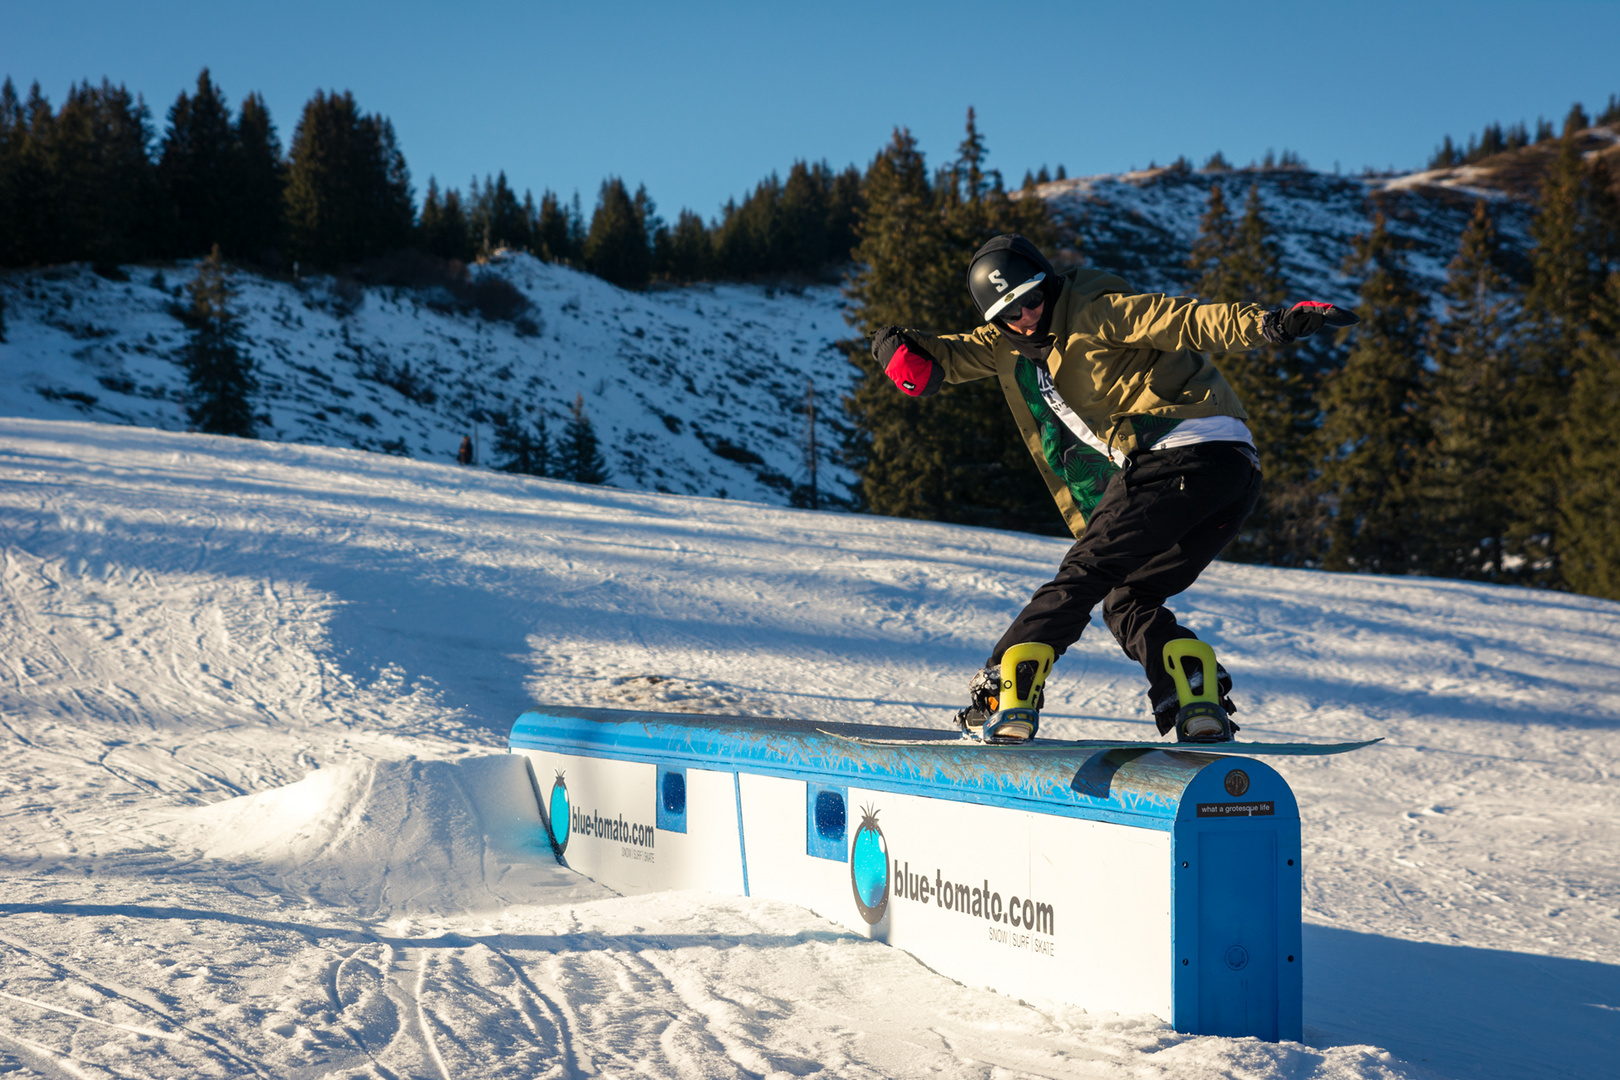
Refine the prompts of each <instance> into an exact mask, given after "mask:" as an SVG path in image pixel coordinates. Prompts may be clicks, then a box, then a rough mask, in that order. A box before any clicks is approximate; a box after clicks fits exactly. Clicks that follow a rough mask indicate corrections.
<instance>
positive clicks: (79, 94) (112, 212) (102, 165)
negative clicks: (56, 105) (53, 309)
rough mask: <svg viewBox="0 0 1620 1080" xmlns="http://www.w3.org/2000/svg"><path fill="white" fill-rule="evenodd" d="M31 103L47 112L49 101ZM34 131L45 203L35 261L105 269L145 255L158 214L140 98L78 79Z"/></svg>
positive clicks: (146, 116) (153, 241) (147, 119)
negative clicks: (41, 245)
mask: <svg viewBox="0 0 1620 1080" xmlns="http://www.w3.org/2000/svg"><path fill="white" fill-rule="evenodd" d="M39 101H40V104H41V105H42V106H43V109H42V111H43V112H44V113H49V111H50V106H49V104H48V103H44V101H43V98H40V99H39ZM36 115H37V114H36ZM41 119H43V118H41ZM41 136H42V138H41V145H40V146H39V151H40V153H41V159H42V160H41V164H42V165H43V166H44V167H43V169H42V172H43V177H42V179H43V180H44V182H45V184H46V189H45V198H46V201H47V202H48V203H49V204H51V206H50V210H49V212H48V216H47V218H46V226H47V227H46V238H47V239H46V246H45V250H44V252H43V253H42V254H43V255H44V256H45V257H44V258H43V259H41V260H40V261H46V262H63V261H67V260H70V259H89V260H91V261H92V262H94V263H95V265H96V266H97V268H98V269H102V270H108V271H110V269H111V268H112V267H115V266H117V265H118V264H119V263H125V262H132V261H134V260H136V259H139V258H142V257H145V256H147V255H149V254H151V253H153V252H154V251H155V250H156V248H157V246H158V244H159V243H160V230H161V225H162V220H163V215H162V213H161V198H160V195H159V189H158V184H157V177H156V171H155V169H154V168H153V165H152V161H151V154H150V150H151V143H152V126H151V114H150V112H149V111H148V109H147V108H146V104H145V103H144V102H143V101H141V100H139V99H138V98H136V97H135V96H134V95H132V94H130V93H129V91H128V90H126V89H124V87H122V86H118V87H114V86H113V85H112V84H111V83H110V82H108V81H107V80H105V79H103V80H102V83H101V86H100V87H93V86H91V85H90V83H89V82H88V81H86V82H85V83H83V84H81V85H79V86H75V87H73V88H72V89H71V90H69V91H68V96H67V100H66V101H64V102H63V103H62V108H61V110H60V112H59V113H58V114H57V116H56V117H55V118H54V120H50V121H48V122H46V123H44V124H43V125H42V130H41Z"/></svg>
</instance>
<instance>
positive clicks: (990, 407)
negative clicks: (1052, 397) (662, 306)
mask: <svg viewBox="0 0 1620 1080" xmlns="http://www.w3.org/2000/svg"><path fill="white" fill-rule="evenodd" d="M963 145H964V147H965V148H966V149H965V150H964V152H963V153H962V154H961V156H960V157H959V158H958V160H957V161H956V162H955V163H954V164H953V165H952V166H951V167H949V168H947V169H945V170H943V171H942V173H941V175H940V178H939V182H938V184H937V185H933V186H931V185H930V183H929V177H928V172H927V169H926V165H925V162H924V160H923V156H922V154H921V153H920V152H919V151H918V149H917V144H916V140H915V139H914V138H913V137H912V135H911V133H910V132H909V131H905V130H903V129H896V131H895V133H894V137H893V139H892V140H891V141H890V143H889V145H888V146H887V147H886V148H885V149H884V150H883V151H882V152H880V153H879V154H878V156H877V158H876V159H875V160H874V161H873V163H872V166H871V168H870V169H868V171H867V174H866V206H865V211H864V213H863V216H862V222H861V240H860V243H859V245H858V246H857V247H856V250H855V252H854V254H855V261H856V265H857V267H858V270H857V271H856V273H855V275H854V277H853V278H852V279H851V280H850V282H849V284H848V285H847V286H846V289H845V292H846V295H847V296H848V297H849V299H850V300H851V301H852V303H853V305H854V307H855V315H854V321H855V322H856V325H857V326H858V327H859V328H860V330H861V331H862V333H864V334H867V335H870V334H872V333H874V332H875V331H877V330H878V329H880V328H881V327H884V326H888V325H896V326H904V327H911V328H915V329H919V330H926V331H930V332H935V333H945V332H953V331H960V330H964V329H967V328H970V327H973V326H976V325H978V324H979V323H980V322H981V321H982V320H981V317H980V315H979V312H978V310H977V309H976V308H975V307H974V306H973V301H972V298H971V297H970V296H969V294H968V292H967V289H966V288H965V287H964V286H963V283H962V278H963V274H964V272H965V269H966V266H967V263H968V260H969V259H970V258H971V257H972V254H973V252H974V251H975V250H976V249H977V248H978V247H979V246H980V245H981V244H983V243H984V242H985V241H986V240H988V239H989V238H990V237H991V236H993V235H995V234H996V233H999V232H1013V231H1021V232H1023V233H1024V235H1026V236H1029V237H1030V239H1031V240H1033V241H1035V242H1036V243H1037V244H1040V243H1043V242H1045V240H1046V239H1047V234H1046V230H1047V228H1048V225H1047V223H1046V218H1045V207H1044V204H1043V203H1042V202H1041V200H1040V199H1039V198H1027V197H1026V198H1020V199H1016V200H1010V199H1008V198H1007V196H1006V193H1005V192H1004V191H1001V190H999V187H997V186H995V185H994V182H993V181H987V180H986V176H987V175H988V174H986V173H985V171H984V170H983V168H982V164H983V158H982V156H980V155H981V152H982V142H980V140H979V139H978V138H977V131H976V128H975V127H974V126H973V125H971V122H970V127H969V131H968V138H967V139H966V140H965V141H964V144H963ZM975 175H977V176H978V180H977V181H975V180H974V179H973V178H974V176H975ZM975 188H977V189H978V191H979V197H977V198H973V197H972V196H971V192H972V191H973V189H975ZM850 359H851V361H852V362H853V363H854V364H855V366H856V367H857V368H858V369H859V371H860V375H859V378H858V380H857V382H856V385H855V389H854V392H853V393H852V394H851V395H850V397H849V398H848V399H847V400H846V409H847V411H848V413H849V415H850V418H851V420H852V421H853V423H852V425H851V436H850V439H849V441H848V444H847V445H846V448H845V454H846V460H849V461H850V462H851V464H852V465H853V467H854V468H855V471H856V472H857V474H858V475H859V477H860V482H859V488H858V491H857V495H858V498H859V500H860V501H861V502H862V503H864V505H865V506H866V508H868V509H870V510H871V511H873V512H874V513H879V514H889V515H893V516H896V517H912V518H925V519H931V520H936V521H954V522H964V523H972V524H981V525H993V526H998V527H1002V528H1015V529H1031V530H1039V531H1044V532H1053V531H1057V530H1058V529H1059V528H1061V522H1060V520H1059V519H1058V517H1057V514H1056V511H1055V510H1054V509H1053V507H1052V502H1051V496H1050V494H1049V493H1048V492H1047V491H1046V487H1045V484H1044V483H1043V482H1042V481H1041V479H1040V476H1039V473H1038V472H1037V471H1036V470H1035V468H1034V467H1033V466H1032V465H1031V464H1030V461H1029V457H1028V453H1027V451H1026V450H1025V449H1024V443H1023V439H1022V438H1021V436H1020V435H1019V434H1018V432H1017V428H1016V425H1015V424H1014V422H1013V420H1012V417H1011V416H1010V415H1009V413H1008V410H1007V405H1006V402H1005V401H1004V399H1003V397H1002V394H1001V390H1000V387H999V386H998V385H997V383H996V381H995V380H992V379H985V380H980V381H977V382H973V383H967V384H964V385H961V386H952V387H947V388H946V389H945V390H944V391H943V392H942V393H940V394H939V395H937V396H935V397H932V398H928V399H926V400H922V399H916V398H909V397H906V396H905V395H903V394H901V393H899V392H898V391H897V390H895V388H894V385H893V384H892V383H891V382H890V381H889V380H888V378H887V377H885V376H884V374H883V372H882V371H881V370H879V369H878V367H877V365H876V363H875V362H874V361H873V360H872V357H871V354H870V352H869V351H868V350H867V348H866V343H865V342H864V341H858V342H853V343H851V348H850Z"/></svg>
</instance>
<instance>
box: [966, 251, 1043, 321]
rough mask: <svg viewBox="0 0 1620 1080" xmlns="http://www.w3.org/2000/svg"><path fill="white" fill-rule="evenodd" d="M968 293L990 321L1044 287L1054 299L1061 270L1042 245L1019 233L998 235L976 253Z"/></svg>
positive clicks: (981, 312)
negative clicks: (1025, 296)
mask: <svg viewBox="0 0 1620 1080" xmlns="http://www.w3.org/2000/svg"><path fill="white" fill-rule="evenodd" d="M967 285H968V292H969V293H971V294H972V296H973V302H974V303H975V304H977V305H978V307H979V314H981V315H983V316H984V318H985V321H986V322H989V321H990V320H993V319H995V318H996V317H997V316H999V315H1000V314H1001V312H1002V309H1003V308H1005V307H1006V306H1007V305H1008V304H1009V303H1011V302H1012V301H1014V300H1016V299H1019V298H1020V297H1022V296H1024V295H1025V294H1027V293H1029V292H1032V291H1034V290H1035V289H1040V290H1041V293H1042V295H1043V296H1044V297H1045V298H1046V299H1048V300H1050V299H1051V298H1052V297H1053V296H1055V295H1056V291H1057V289H1058V280H1057V271H1056V270H1054V269H1052V264H1051V263H1050V262H1048V261H1047V259H1046V256H1045V255H1042V254H1041V251H1040V249H1039V248H1037V247H1036V246H1035V245H1034V244H1032V243H1030V242H1029V241H1028V240H1025V239H1024V238H1023V237H1022V236H1019V235H1017V234H1016V233H1009V234H1007V235H1005V236H998V237H996V238H994V239H993V240H991V241H990V242H989V243H987V244H985V245H984V246H983V247H982V248H980V249H979V250H978V251H976V252H974V253H973V261H972V262H970V263H969V264H968V279H967Z"/></svg>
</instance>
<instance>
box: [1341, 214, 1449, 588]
mask: <svg viewBox="0 0 1620 1080" xmlns="http://www.w3.org/2000/svg"><path fill="white" fill-rule="evenodd" d="M1346 271H1347V272H1351V273H1363V274H1365V277H1364V279H1363V281H1362V285H1361V290H1360V302H1359V303H1358V305H1357V308H1356V313H1357V314H1358V315H1359V316H1360V317H1361V322H1360V324H1359V325H1357V326H1356V327H1355V328H1354V330H1353V331H1352V334H1353V336H1352V344H1351V348H1350V353H1349V356H1348V357H1346V359H1345V364H1344V367H1343V369H1341V370H1340V371H1338V372H1336V373H1335V374H1334V375H1333V376H1332V377H1331V378H1330V379H1329V380H1328V383H1327V387H1326V391H1325V394H1324V409H1323V412H1324V420H1323V424H1322V429H1321V430H1322V440H1323V445H1324V450H1325V454H1324V460H1323V462H1322V473H1321V481H1320V486H1321V489H1322V491H1323V493H1324V494H1325V495H1326V497H1327V499H1328V502H1329V505H1330V508H1331V515H1332V516H1331V518H1330V520H1329V524H1328V529H1327V533H1328V546H1327V551H1326V552H1325V554H1324V557H1323V560H1322V565H1323V566H1324V567H1325V568H1326V569H1329V570H1363V571H1370V572H1373V573H1381V574H1400V573H1408V572H1410V571H1412V570H1413V569H1415V568H1417V567H1419V566H1421V565H1424V562H1425V559H1424V552H1423V550H1422V542H1423V536H1422V507H1421V498H1420V492H1419V490H1418V487H1417V477H1418V469H1419V465H1420V455H1421V454H1422V452H1423V448H1424V446H1425V444H1426V443H1427V442H1428V437H1427V433H1426V432H1425V431H1424V430H1423V421H1422V413H1421V409H1420V406H1421V399H1420V393H1421V384H1420V380H1421V377H1422V372H1423V349H1422V338H1423V330H1424V318H1423V313H1424V309H1425V307H1426V303H1425V301H1424V298H1423V296H1422V295H1421V294H1420V293H1418V292H1417V290H1416V289H1415V288H1414V287H1413V285H1412V282H1411V279H1410V277H1409V275H1408V273H1407V270H1406V266H1405V260H1404V259H1403V257H1402V255H1401V251H1400V249H1399V248H1398V247H1397V243H1396V240H1395V238H1394V237H1392V236H1390V234H1389V231H1388V228H1387V225H1386V222H1385V219H1384V215H1383V214H1382V213H1379V214H1377V215H1375V216H1374V218H1373V228H1372V231H1371V232H1370V233H1368V234H1365V235H1363V236H1361V237H1358V238H1357V240H1356V245H1355V253H1354V254H1353V255H1352V256H1351V258H1350V259H1349V260H1348V262H1347V265H1346Z"/></svg>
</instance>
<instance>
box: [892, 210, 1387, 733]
mask: <svg viewBox="0 0 1620 1080" xmlns="http://www.w3.org/2000/svg"><path fill="white" fill-rule="evenodd" d="M967 285H968V291H969V292H970V293H971V294H972V296H973V301H974V303H975V304H976V305H977V306H978V309H979V311H980V312H981V313H982V314H983V316H984V319H985V325H983V326H981V327H979V328H978V329H976V330H973V331H971V332H969V333H965V334H946V335H943V336H936V335H931V334H925V333H922V332H920V331H917V330H909V329H905V328H902V327H898V326H886V327H884V328H883V329H881V330H879V331H878V333H877V334H876V335H875V336H874V337H873V340H872V355H873V356H874V357H875V358H876V359H877V362H878V363H879V364H880V365H882V367H883V368H884V370H885V372H886V373H887V374H888V376H889V378H891V379H893V380H894V383H895V385H896V386H898V387H899V388H900V390H901V391H902V392H903V393H905V394H908V395H911V396H913V397H926V396H929V395H931V394H935V393H937V392H938V391H939V389H940V387H941V386H942V385H943V384H944V383H960V382H969V381H972V380H974V379H985V378H990V377H991V376H994V377H995V378H996V379H997V380H998V381H999V382H1000V383H1001V389H1002V392H1003V394H1005V395H1006V398H1007V404H1008V406H1009V407H1010V408H1011V409H1012V413H1013V417H1014V419H1015V420H1016V421H1017V423H1018V429H1019V431H1020V433H1021V434H1022V435H1023V438H1024V442H1025V445H1026V446H1027V447H1028V449H1029V452H1030V454H1031V455H1032V456H1033V457H1034V459H1035V463H1036V465H1037V467H1038V468H1039V469H1040V471H1041V473H1042V475H1043V477H1044V478H1045V480H1046V483H1047V487H1048V488H1049V489H1050V490H1051V492H1052V497H1053V499H1054V500H1055V501H1056V502H1057V505H1058V508H1059V509H1060V510H1061V511H1062V513H1063V517H1064V519H1065V521H1066V522H1067V523H1068V525H1069V529H1070V531H1071V532H1072V533H1073V534H1074V536H1075V537H1076V541H1075V544H1074V546H1073V547H1072V548H1070V549H1069V552H1068V554H1067V555H1065V556H1064V558H1063V562H1062V563H1061V565H1059V567H1058V570H1057V574H1056V575H1055V576H1054V577H1053V579H1052V580H1051V581H1050V582H1048V583H1047V584H1045V585H1042V586H1041V587H1040V588H1039V589H1037V590H1035V595H1034V596H1033V597H1032V598H1031V599H1030V601H1029V603H1028V604H1027V605H1026V606H1025V607H1024V609H1023V611H1021V612H1019V614H1018V616H1017V618H1015V619H1013V622H1012V625H1011V626H1009V627H1008V628H1007V631H1006V633H1004V634H1002V635H1001V640H1000V641H998V642H997V643H996V646H995V648H994V649H993V650H991V653H990V657H989V659H988V660H987V661H986V663H985V668H984V670H982V671H980V672H979V673H978V674H977V675H975V676H974V677H973V680H972V682H971V683H970V685H969V687H968V692H969V695H970V698H971V702H970V704H969V705H968V707H967V708H965V709H963V710H962V711H961V712H960V713H959V714H958V715H957V722H958V724H960V725H961V727H962V729H963V731H964V734H966V735H971V736H973V737H976V738H981V739H984V740H985V741H996V742H1021V741H1024V740H1027V739H1031V738H1033V737H1034V736H1035V733H1036V730H1037V729H1038V726H1039V716H1038V711H1039V709H1040V707H1041V685H1042V683H1044V681H1045V677H1046V673H1047V672H1048V671H1050V670H1051V665H1052V662H1053V661H1054V660H1055V659H1056V658H1057V657H1058V656H1060V655H1062V653H1063V651H1064V650H1065V649H1067V648H1068V647H1069V646H1070V645H1072V644H1074V643H1075V642H1076V641H1077V640H1079V638H1080V633H1081V631H1082V630H1084V629H1085V627H1086V626H1087V624H1089V623H1090V621H1091V611H1092V609H1093V608H1094V607H1096V606H1097V605H1098V604H1099V603H1100V604H1101V605H1102V612H1103V620H1104V621H1105V622H1106V623H1107V625H1108V628H1109V629H1110V630H1111V631H1112V632H1113V634H1114V637H1115V638H1116V639H1117V640H1118V641H1119V643H1120V646H1121V647H1122V648H1123V649H1124V650H1125V653H1126V655H1127V656H1130V657H1131V658H1132V659H1134V660H1136V661H1137V662H1139V663H1140V664H1141V665H1142V667H1143V670H1144V671H1145V672H1146V674H1147V679H1148V700H1149V702H1150V704H1151V706H1152V708H1153V715H1154V720H1155V721H1156V723H1157V724H1158V728H1159V732H1160V734H1167V733H1168V732H1169V731H1170V730H1171V729H1172V728H1174V729H1175V730H1176V737H1177V739H1178V740H1180V741H1190V742H1225V741H1227V740H1230V739H1231V738H1232V732H1233V730H1234V727H1233V725H1232V723H1231V721H1230V719H1229V717H1228V716H1227V715H1226V714H1227V713H1230V712H1232V711H1234V709H1233V705H1232V702H1231V699H1230V698H1229V697H1228V696H1227V695H1228V693H1229V691H1230V689H1231V678H1230V676H1228V675H1227V673H1226V671H1225V669H1224V668H1217V669H1216V674H1217V676H1218V684H1219V686H1218V696H1219V699H1220V704H1221V708H1214V709H1211V708H1202V709H1191V708H1189V709H1185V710H1184V709H1182V708H1181V707H1180V705H1181V702H1180V699H1179V697H1178V695H1177V692H1176V683H1175V679H1174V678H1173V676H1172V675H1171V674H1170V673H1169V672H1168V671H1167V670H1166V666H1165V660H1164V649H1165V646H1166V645H1167V644H1168V643H1170V642H1172V641H1175V640H1177V639H1181V638H1196V635H1195V634H1193V632H1192V631H1191V630H1188V629H1187V628H1186V627H1184V626H1181V625H1179V624H1178V623H1177V622H1176V618H1175V616H1174V615H1173V614H1172V613H1171V612H1170V610H1169V609H1168V608H1166V607H1165V606H1164V603H1165V600H1166V599H1167V598H1169V597H1171V596H1174V595H1175V594H1177V593H1179V592H1181V591H1182V590H1184V589H1186V588H1187V587H1188V586H1190V585H1191V584H1192V583H1193V581H1194V580H1196V579H1197V577H1198V575H1199V573H1201V572H1202V571H1203V569H1204V567H1206V566H1208V565H1209V563H1210V562H1211V561H1212V560H1213V559H1214V558H1215V556H1216V555H1218V554H1220V552H1221V550H1222V549H1223V548H1224V547H1226V545H1227V544H1228V543H1229V542H1230V541H1231V540H1232V538H1233V537H1234V536H1236V535H1237V532H1238V528H1239V526H1241V525H1242V524H1243V521H1244V519H1245V518H1246V517H1248V515H1249V513H1250V512H1251V511H1252V510H1253V509H1254V506H1255V503H1256V501H1257V500H1258V499H1259V497H1260V459H1259V457H1258V455H1257V454H1256V453H1255V449H1254V439H1253V437H1252V435H1251V434H1250V432H1249V428H1248V426H1247V425H1246V424H1245V423H1244V421H1245V420H1247V419H1248V415H1247V414H1246V413H1245V412H1244V411H1243V406H1242V404H1241V403H1240V402H1239V401H1238V398H1237V395H1236V394H1235V393H1234V392H1233V390H1232V388H1231V386H1229V385H1228V384H1227V382H1226V380H1225V379H1224V378H1222V377H1221V373H1220V372H1219V371H1217V370H1216V368H1215V365H1214V364H1213V363H1211V362H1210V360H1209V357H1208V356H1205V355H1203V354H1204V353H1207V352H1212V351H1219V352H1239V351H1243V350H1247V349H1252V348H1255V347H1257V346H1259V345H1261V344H1263V343H1265V342H1271V343H1274V344H1281V343H1286V342H1291V341H1295V340H1297V339H1299V338H1303V337H1307V336H1309V335H1311V334H1313V333H1315V332H1316V331H1318V330H1320V329H1322V327H1324V326H1334V327H1337V326H1348V325H1350V324H1351V323H1354V322H1356V321H1357V319H1356V317H1355V316H1354V315H1353V314H1351V313H1350V312H1348V311H1346V310H1344V309H1343V308H1338V307H1335V306H1333V305H1332V304H1327V303H1321V302H1317V301H1304V302H1301V303H1297V304H1293V305H1292V306H1289V305H1283V306H1280V307H1277V308H1273V309H1270V310H1267V309H1265V308H1262V307H1260V306H1259V305H1257V304H1204V303H1200V302H1199V301H1197V300H1194V299H1191V298H1187V297H1171V296H1165V295H1163V294H1160V293H1136V292H1134V291H1133V290H1132V289H1131V287H1130V286H1129V285H1127V284H1126V283H1125V282H1124V281H1122V280H1121V279H1120V278H1118V277H1115V276H1114V275H1113V274H1110V273H1107V272H1105V271H1102V270H1089V269H1080V268H1076V269H1072V270H1069V271H1067V272H1065V273H1063V274H1061V275H1060V274H1058V273H1057V272H1056V271H1055V270H1054V269H1053V267H1052V264H1051V263H1050V262H1049V261H1048V260H1047V258H1046V256H1045V255H1043V254H1041V252H1040V250H1039V249H1038V248H1036V247H1035V245H1034V244H1032V243H1030V242H1029V241H1028V240H1026V239H1024V238H1023V237H1022V236H1016V235H1007V236H997V237H995V238H994V239H992V240H991V241H990V242H989V243H987V244H985V245H984V246H983V247H981V248H980V249H979V250H978V252H977V253H975V254H974V256H973V260H972V262H971V263H970V264H969V266H968V276H967ZM1010 650H1016V651H1015V652H1013V653H1012V655H1011V656H1010V657H1009V656H1008V654H1009V651H1010ZM1004 660H1006V661H1008V662H1006V663H1004ZM1003 668H1010V669H1011V670H1010V671H1009V672H1004V671H1003ZM1189 674H1190V676H1191V678H1192V681H1193V684H1194V685H1193V686H1192V690H1193V691H1194V692H1195V693H1200V694H1201V693H1202V691H1203V684H1202V668H1201V667H1198V668H1195V669H1194V671H1193V672H1190V673H1189ZM1178 714H1181V715H1179V716H1178Z"/></svg>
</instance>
